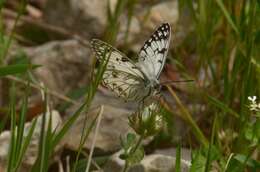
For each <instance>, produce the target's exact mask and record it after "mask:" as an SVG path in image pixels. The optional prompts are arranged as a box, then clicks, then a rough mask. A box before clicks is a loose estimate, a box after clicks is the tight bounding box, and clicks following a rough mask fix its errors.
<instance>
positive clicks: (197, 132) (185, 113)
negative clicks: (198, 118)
mask: <svg viewBox="0 0 260 172" xmlns="http://www.w3.org/2000/svg"><path fill="white" fill-rule="evenodd" d="M166 87H167V88H168V90H169V92H170V94H171V95H172V96H173V98H174V99H175V101H176V103H177V106H178V107H179V108H180V110H181V112H182V114H183V116H181V117H182V118H183V119H184V120H185V121H186V122H188V123H189V124H190V125H191V127H192V128H193V130H192V131H193V133H194V135H195V136H196V137H197V139H198V141H199V142H201V143H202V144H203V146H204V147H207V146H208V144H209V143H208V140H207V138H206V137H205V136H204V134H203V133H202V131H201V130H200V129H199V127H198V125H197V124H196V122H195V121H194V120H193V119H192V117H191V115H190V113H189V111H188V110H187V109H186V108H185V107H184V105H183V104H182V102H181V101H180V99H179V98H178V96H177V95H176V94H175V92H174V91H173V89H172V88H171V87H169V86H166Z"/></svg>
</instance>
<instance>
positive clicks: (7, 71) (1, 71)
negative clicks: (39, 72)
mask: <svg viewBox="0 0 260 172" xmlns="http://www.w3.org/2000/svg"><path fill="white" fill-rule="evenodd" d="M37 67H40V65H32V64H17V65H8V66H5V67H0V77H3V76H6V75H13V74H17V73H24V72H26V71H28V70H31V69H36V68H37Z"/></svg>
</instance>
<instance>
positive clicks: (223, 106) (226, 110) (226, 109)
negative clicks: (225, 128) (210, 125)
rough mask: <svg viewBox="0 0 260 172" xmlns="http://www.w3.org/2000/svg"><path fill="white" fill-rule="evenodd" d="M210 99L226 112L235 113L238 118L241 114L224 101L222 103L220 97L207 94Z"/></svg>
mask: <svg viewBox="0 0 260 172" xmlns="http://www.w3.org/2000/svg"><path fill="white" fill-rule="evenodd" d="M207 97H208V100H209V101H210V102H211V103H212V104H213V105H215V106H216V107H218V108H220V109H221V110H223V111H224V112H227V113H230V114H231V115H233V116H234V117H236V118H239V115H238V114H237V113H236V112H235V111H233V110H232V109H231V108H229V107H228V106H227V105H225V104H224V103H222V102H221V101H219V100H218V99H216V98H214V97H212V96H209V95H208V96H207Z"/></svg>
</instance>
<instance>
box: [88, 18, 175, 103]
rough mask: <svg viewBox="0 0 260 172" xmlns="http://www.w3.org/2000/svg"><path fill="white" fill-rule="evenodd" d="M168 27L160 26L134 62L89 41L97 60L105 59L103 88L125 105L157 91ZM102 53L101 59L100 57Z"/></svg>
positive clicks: (103, 44)
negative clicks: (120, 99)
mask: <svg viewBox="0 0 260 172" xmlns="http://www.w3.org/2000/svg"><path fill="white" fill-rule="evenodd" d="M170 38H171V27H170V25H169V24H168V23H164V24H162V25H161V26H159V27H158V29H157V30H156V31H155V32H154V33H153V34H152V35H151V36H150V38H149V39H148V40H147V41H146V42H145V43H144V46H143V47H142V48H141V50H140V52H139V54H138V61H137V62H134V61H133V60H131V59H129V58H128V57H127V56H126V55H125V54H123V53H121V52H120V51H118V50H117V49H115V48H113V47H112V46H111V45H109V44H107V43H105V42H103V41H100V40H98V39H93V40H92V42H91V45H92V48H93V50H94V51H95V53H96V56H97V58H98V60H104V59H103V58H109V59H108V63H107V69H106V71H105V72H104V75H103V84H104V85H105V86H106V87H108V88H110V89H111V90H112V91H114V92H115V93H116V94H117V95H118V96H119V97H122V98H124V99H125V100H126V101H132V100H136V101H141V100H144V99H145V98H147V97H149V96H153V95H155V94H156V93H158V92H159V91H160V82H159V77H160V73H161V71H162V69H163V67H164V64H165V59H166V56H167V52H168V49H169V43H170ZM104 53H105V55H104Z"/></svg>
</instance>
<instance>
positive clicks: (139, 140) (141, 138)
mask: <svg viewBox="0 0 260 172" xmlns="http://www.w3.org/2000/svg"><path fill="white" fill-rule="evenodd" d="M143 138H144V135H140V137H139V139H138V141H137V143H136V145H135V147H134V148H133V149H132V150H131V151H130V153H129V155H130V156H132V155H133V154H134V153H135V151H136V150H137V149H138V148H139V146H140V144H141V143H142V140H143ZM128 167H129V164H128V162H127V160H126V162H125V166H124V169H123V172H126V171H127V170H128Z"/></svg>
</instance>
